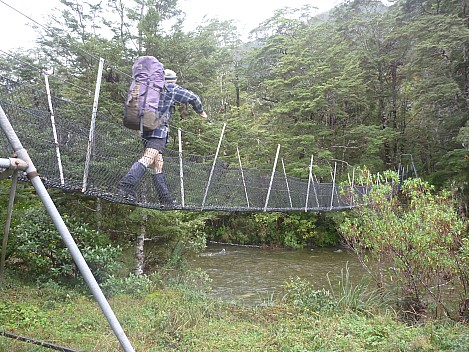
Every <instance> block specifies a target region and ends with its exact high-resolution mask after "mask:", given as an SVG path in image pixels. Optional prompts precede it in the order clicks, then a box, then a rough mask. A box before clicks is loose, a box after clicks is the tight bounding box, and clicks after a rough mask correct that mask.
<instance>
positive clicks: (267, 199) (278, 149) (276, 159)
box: [264, 144, 280, 211]
mask: <svg viewBox="0 0 469 352" xmlns="http://www.w3.org/2000/svg"><path fill="white" fill-rule="evenodd" d="M279 154H280V144H279V145H278V146H277V153H276V154H275V160H274V167H273V169H272V176H270V184H269V190H268V191H267V197H265V205H264V211H267V205H268V204H269V198H270V191H271V189H272V183H273V182H274V176H275V170H276V169H277V161H278V155H279Z"/></svg>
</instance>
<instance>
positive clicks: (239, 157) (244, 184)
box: [236, 146, 249, 208]
mask: <svg viewBox="0 0 469 352" xmlns="http://www.w3.org/2000/svg"><path fill="white" fill-rule="evenodd" d="M236 153H237V154H238V161H239V169H240V170H241V178H242V179H243V186H244V194H245V196H246V203H247V204H248V208H249V197H248V190H247V188H246V180H245V179H244V171H243V165H241V156H240V155H239V148H238V146H236Z"/></svg>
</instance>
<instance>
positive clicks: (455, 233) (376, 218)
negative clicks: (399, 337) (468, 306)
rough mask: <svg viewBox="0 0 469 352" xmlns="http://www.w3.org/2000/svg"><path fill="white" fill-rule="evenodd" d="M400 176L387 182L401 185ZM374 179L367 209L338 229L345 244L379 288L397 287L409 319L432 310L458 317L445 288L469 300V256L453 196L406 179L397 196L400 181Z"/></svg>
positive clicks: (357, 213) (401, 304)
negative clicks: (366, 268) (368, 270)
mask: <svg viewBox="0 0 469 352" xmlns="http://www.w3.org/2000/svg"><path fill="white" fill-rule="evenodd" d="M396 176H397V175H395V174H391V175H389V177H388V178H389V180H394V181H397V179H396ZM374 180H375V182H374V185H373V187H371V189H370V192H369V194H368V195H367V196H365V199H364V200H365V202H366V205H364V206H360V207H358V208H356V209H355V210H353V211H352V212H350V213H348V216H347V217H346V219H345V221H344V222H343V224H342V225H341V226H340V230H341V232H342V234H343V236H344V238H345V240H346V241H347V243H348V244H349V245H350V247H352V248H353V249H354V250H355V252H356V253H357V254H358V256H359V259H360V260H361V261H362V263H363V264H364V265H367V266H368V267H369V269H370V271H371V272H372V273H373V277H374V279H375V281H376V283H377V286H378V288H380V289H385V288H386V287H388V286H387V284H390V286H389V287H397V288H398V289H399V306H400V309H401V312H403V313H404V314H405V315H404V316H405V317H406V318H410V319H417V320H419V319H420V318H422V317H425V316H427V311H428V308H429V307H434V313H435V314H441V313H444V315H449V316H452V317H453V318H456V316H455V314H456V313H455V312H456V310H455V307H452V306H451V302H450V301H449V295H447V294H445V290H447V288H451V289H454V291H455V292H458V293H460V294H461V297H460V301H461V302H467V299H468V294H469V293H468V292H467V291H465V290H467V287H469V281H468V278H469V276H468V275H469V255H468V250H467V247H466V245H467V238H466V237H467V232H466V229H465V226H466V224H465V223H464V221H463V219H461V218H460V217H459V216H458V214H457V212H456V210H455V208H454V207H453V204H452V200H451V197H450V195H449V194H447V193H444V192H443V193H441V194H436V193H435V192H434V189H433V187H432V186H430V185H429V184H428V183H426V182H423V181H422V180H420V179H409V180H406V181H405V182H404V183H403V184H402V188H401V191H400V192H399V193H396V190H397V187H396V185H398V183H397V182H394V183H386V182H384V183H383V182H381V183H380V184H377V183H376V178H375V179H374ZM381 181H383V179H381ZM390 195H393V196H390ZM369 259H371V260H369Z"/></svg>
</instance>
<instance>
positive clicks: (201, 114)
mask: <svg viewBox="0 0 469 352" xmlns="http://www.w3.org/2000/svg"><path fill="white" fill-rule="evenodd" d="M199 115H200V116H202V117H203V118H205V119H206V118H207V113H206V112H205V111H202V112H201V113H200V114H199Z"/></svg>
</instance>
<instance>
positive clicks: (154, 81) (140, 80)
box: [124, 56, 165, 133]
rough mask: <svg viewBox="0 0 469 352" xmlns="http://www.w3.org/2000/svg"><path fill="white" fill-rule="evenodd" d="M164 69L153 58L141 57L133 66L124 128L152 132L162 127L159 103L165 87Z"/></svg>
mask: <svg viewBox="0 0 469 352" xmlns="http://www.w3.org/2000/svg"><path fill="white" fill-rule="evenodd" d="M164 82H165V81H164V67H163V64H162V63H161V62H159V61H158V60H157V59H156V58H155V57H153V56H141V57H139V58H138V59H137V60H136V61H135V63H134V64H133V66H132V83H131V84H130V88H129V93H128V94H127V100H126V101H125V109H124V126H125V127H127V128H130V129H132V130H140V132H141V133H142V132H143V131H151V130H154V129H156V128H158V127H160V125H161V120H160V119H159V118H158V103H159V102H160V94H161V90H162V89H163V87H164Z"/></svg>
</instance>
